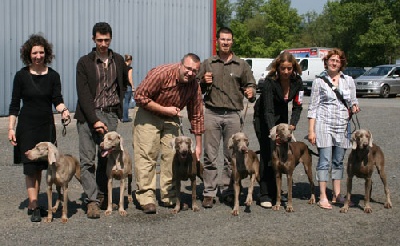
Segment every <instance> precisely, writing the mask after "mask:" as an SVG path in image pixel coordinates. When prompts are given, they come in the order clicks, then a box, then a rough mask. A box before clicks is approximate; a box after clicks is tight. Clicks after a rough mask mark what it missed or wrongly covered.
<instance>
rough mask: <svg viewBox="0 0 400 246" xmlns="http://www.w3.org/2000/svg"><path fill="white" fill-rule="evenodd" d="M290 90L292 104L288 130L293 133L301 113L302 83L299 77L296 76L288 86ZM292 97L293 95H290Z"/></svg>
mask: <svg viewBox="0 0 400 246" xmlns="http://www.w3.org/2000/svg"><path fill="white" fill-rule="evenodd" d="M290 86H291V87H290V90H291V91H293V92H294V96H293V97H292V98H293V102H292V115H291V117H290V122H289V129H290V130H292V131H294V130H295V129H296V125H297V123H298V122H299V120H300V115H301V112H302V111H303V96H304V90H303V82H302V80H301V78H300V76H297V77H296V79H295V82H294V83H291V84H290ZM290 94H291V95H293V93H290Z"/></svg>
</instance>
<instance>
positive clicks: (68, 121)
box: [61, 115, 71, 137]
mask: <svg viewBox="0 0 400 246" xmlns="http://www.w3.org/2000/svg"><path fill="white" fill-rule="evenodd" d="M69 123H71V117H70V116H69V115H68V117H67V118H66V119H61V124H62V125H63V130H62V136H63V137H65V135H67V126H68V125H69Z"/></svg>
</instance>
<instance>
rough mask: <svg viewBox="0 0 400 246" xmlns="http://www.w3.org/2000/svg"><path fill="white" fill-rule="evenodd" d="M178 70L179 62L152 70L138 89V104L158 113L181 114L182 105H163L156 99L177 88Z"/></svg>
mask: <svg viewBox="0 0 400 246" xmlns="http://www.w3.org/2000/svg"><path fill="white" fill-rule="evenodd" d="M178 70H179V66H178V65H177V64H175V65H173V66H172V65H168V66H162V67H157V68H153V69H152V70H150V71H149V72H148V73H147V75H146V77H145V78H144V80H143V81H142V82H141V83H140V85H139V86H138V88H137V89H136V93H135V101H136V104H137V105H139V106H140V107H142V108H144V109H146V110H148V111H151V112H154V113H156V114H158V115H164V116H169V117H171V116H180V109H181V108H180V106H178V107H177V106H163V105H161V104H160V103H158V102H157V101H156V100H157V98H160V97H162V96H163V95H165V94H163V93H167V92H168V91H169V90H176V83H177V82H176V80H177V77H178V75H177V73H178ZM196 84H197V83H196ZM172 104H173V103H171V104H169V105H172ZM167 105H168V104H167Z"/></svg>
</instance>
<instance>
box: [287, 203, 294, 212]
mask: <svg viewBox="0 0 400 246" xmlns="http://www.w3.org/2000/svg"><path fill="white" fill-rule="evenodd" d="M286 212H289V213H290V212H294V209H293V206H292V205H288V206H287V207H286Z"/></svg>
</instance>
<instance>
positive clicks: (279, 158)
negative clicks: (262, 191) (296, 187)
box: [270, 123, 315, 212]
mask: <svg viewBox="0 0 400 246" xmlns="http://www.w3.org/2000/svg"><path fill="white" fill-rule="evenodd" d="M270 138H271V140H273V141H275V143H276V147H275V149H274V150H273V152H272V167H273V169H274V171H275V177H276V187H277V193H276V205H275V206H273V207H272V209H273V210H275V211H276V210H279V208H280V204H281V185H282V174H286V175H287V186H288V204H287V206H286V211H287V212H293V211H294V210H293V202H292V183H293V176H292V175H293V172H294V169H295V168H296V166H297V165H298V164H299V163H300V162H301V163H303V166H304V170H305V172H306V174H307V177H308V181H309V182H310V186H311V198H310V200H309V201H308V203H309V204H314V203H315V195H314V181H313V176H312V157H311V153H313V152H312V151H311V150H310V149H309V148H308V146H307V145H306V144H305V143H303V142H291V141H295V140H294V137H293V133H292V131H291V130H289V125H288V124H284V123H281V124H279V125H276V126H274V127H273V128H272V129H271V131H270Z"/></svg>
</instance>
